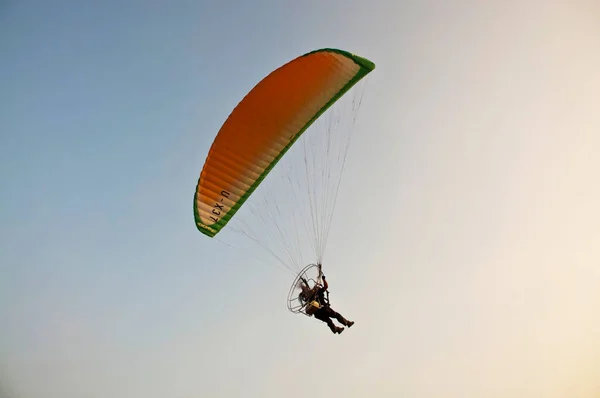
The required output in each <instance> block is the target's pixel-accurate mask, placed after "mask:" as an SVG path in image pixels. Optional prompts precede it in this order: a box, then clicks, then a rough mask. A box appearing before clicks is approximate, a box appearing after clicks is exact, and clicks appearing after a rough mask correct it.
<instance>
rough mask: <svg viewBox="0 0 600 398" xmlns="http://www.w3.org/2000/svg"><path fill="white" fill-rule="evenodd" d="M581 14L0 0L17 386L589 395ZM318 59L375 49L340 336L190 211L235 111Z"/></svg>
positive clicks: (8, 370)
mask: <svg viewBox="0 0 600 398" xmlns="http://www.w3.org/2000/svg"><path fill="white" fill-rule="evenodd" d="M598 12H599V10H598V7H597V6H595V5H593V4H592V3H585V2H583V1H582V2H569V3H566V2H564V3H561V2H559V1H555V2H554V1H550V2H548V1H545V2H537V1H533V2H529V3H527V4H525V3H521V2H516V1H515V2H506V1H504V2H495V3H494V2H492V3H489V4H486V5H482V4H481V3H479V2H468V1H459V2H455V3H453V4H450V3H448V2H443V1H437V2H436V1H425V2H422V1H419V2H417V1H415V2H410V1H407V2H365V1H362V2H359V1H353V0H345V1H329V2H323V1H321V2H316V1H303V2H281V1H252V2H249V1H248V2H224V1H220V2H217V1H214V2H202V1H169V2H166V1H164V2H161V1H125V2H123V1H104V2H76V1H66V0H64V1H60V0H57V1H54V2H47V1H20V2H17V1H12V0H8V1H3V2H0V53H1V54H2V62H1V63H0V87H2V88H1V89H0V134H1V135H0V177H1V178H2V181H3V189H2V199H1V202H0V249H1V250H0V275H1V277H0V319H1V320H2V323H1V325H2V326H1V327H0V381H2V383H3V384H4V385H6V386H8V387H5V389H6V390H8V391H9V393H10V394H12V395H9V396H10V397H13V396H14V397H19V398H28V397H41V396H43V397H45V398H54V397H57V398H58V397H60V398H71V397H73V398H80V397H107V396H110V397H115V398H118V397H128V398H137V397H140V398H141V397H144V398H151V397H163V396H167V395H168V396H170V397H173V398H179V397H197V396H202V397H211V396H213V397H214V396H219V397H240V396H244V397H282V396H286V397H297V396H298V397H299V396H305V395H306V391H307V389H312V392H311V396H317V397H321V396H336V395H344V396H348V397H354V396H356V397H362V396H377V397H398V396H410V397H430V396H440V395H441V394H442V393H443V394H444V396H447V397H461V398H464V397H495V396H498V397H500V396H502V397H505V396H507V395H510V396H513V397H525V396H544V397H564V396H565V393H566V391H569V396H572V397H591V396H594V395H593V394H597V393H598V391H600V385H599V384H598V380H600V377H598V369H600V364H599V363H598V361H597V358H598V357H600V355H592V354H593V353H596V354H598V353H600V346H599V345H598V341H600V318H599V315H598V311H597V303H599V302H600V295H599V293H598V289H597V285H598V282H600V272H599V271H598V259H600V252H599V251H598V248H599V247H600V244H599V242H600V240H599V239H600V230H599V228H598V225H600V212H599V211H598V208H597V203H600V190H599V189H598V186H597V184H596V183H595V181H596V180H597V171H598V170H600V162H599V161H598V160H597V156H596V154H597V148H598V147H599V144H600V141H599V139H598V134H597V131H598V130H599V129H600V118H599V116H598V113H597V111H596V110H597V104H598V103H600V97H599V95H598V93H599V92H600V79H599V78H598V74H597V71H598V70H600V58H599V56H598V54H599V52H598V44H597V37H598V35H599V34H600V32H599V31H598V26H597V23H596V21H597V16H598ZM321 47H337V48H342V49H346V50H348V51H351V52H354V53H357V54H360V55H363V56H365V57H367V58H369V59H372V60H373V61H374V62H375V63H376V64H377V69H376V70H375V72H373V74H372V76H371V77H370V80H369V85H368V89H367V97H366V98H365V102H364V105H363V107H362V110H361V115H360V120H359V122H358V124H357V132H356V136H355V140H354V141H353V146H352V147H351V150H350V152H349V158H348V165H347V168H346V176H351V178H346V179H345V180H344V183H343V184H344V185H343V186H342V190H341V193H340V197H341V199H340V203H339V205H338V208H337V210H336V212H337V213H336V218H335V223H334V226H333V229H332V232H331V242H330V246H329V247H328V254H327V257H328V261H331V267H330V268H329V270H330V271H328V276H330V280H331V285H332V290H333V291H334V294H335V296H332V300H334V302H335V305H336V307H339V309H340V311H341V312H342V313H344V314H347V315H348V317H349V318H351V319H355V320H356V321H357V325H356V326H355V327H354V328H352V329H351V330H348V331H347V332H344V334H343V335H341V336H333V335H331V333H329V331H328V330H327V329H326V328H325V327H324V326H323V325H321V324H319V323H318V322H317V321H314V320H310V319H305V318H299V317H298V316H294V315H292V314H289V313H287V312H286V309H285V303H284V299H285V294H286V293H287V289H288V285H289V282H290V281H289V275H288V274H285V273H282V272H277V271H276V272H273V271H272V270H270V269H268V268H260V267H253V266H252V267H251V266H248V265H247V264H246V261H245V258H244V257H243V256H241V255H239V254H235V253H223V250H224V249H223V247H222V246H218V245H215V243H214V242H213V241H211V240H209V239H207V238H206V237H204V236H203V235H201V234H200V233H199V232H198V231H197V230H196V227H195V225H194V221H193V220H194V219H193V213H192V198H193V192H194V187H195V184H196V181H197V178H198V175H199V172H200V170H201V167H202V164H203V161H204V158H205V156H206V153H207V151H208V148H209V146H210V144H211V143H212V139H213V138H214V136H215V134H216V132H217V131H218V128H219V127H220V125H221V124H222V123H223V121H224V119H225V117H226V116H227V114H228V113H229V112H230V111H231V109H232V108H233V106H235V104H237V102H238V101H239V100H240V99H241V97H242V96H243V95H244V94H245V93H246V92H247V91H248V90H249V89H250V88H251V87H252V86H253V85H254V84H255V83H256V82H257V81H258V80H260V79H261V78H262V77H263V76H264V75H265V74H266V73H268V72H269V71H270V70H272V69H274V68H276V67H278V66H279V65H281V64H283V63H285V62H287V61H288V60H290V59H292V58H294V57H296V56H298V55H300V54H303V53H305V52H307V51H310V50H313V49H316V48H321ZM594 148H596V149H594ZM365 214H367V216H365ZM332 294H333V293H332ZM594 303H595V304H594ZM315 367H316V368H317V369H323V370H322V373H320V372H318V371H317V370H313V369H314V368H315ZM2 398H4V397H2Z"/></svg>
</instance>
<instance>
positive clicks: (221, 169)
mask: <svg viewBox="0 0 600 398" xmlns="http://www.w3.org/2000/svg"><path fill="white" fill-rule="evenodd" d="M374 68H375V65H374V64H373V63H372V62H371V61H369V60H367V59H365V58H362V57H359V56H357V55H354V54H351V53H349V52H346V51H342V50H337V49H321V50H316V51H313V52H310V53H307V54H304V55H302V56H300V57H298V58H296V59H294V60H292V61H290V62H288V63H287V64H285V65H283V66H281V67H280V68H278V69H276V70H275V71H273V72H271V73H270V74H269V75H268V76H267V77H265V78H264V79H263V80H262V81H261V82H259V83H258V84H257V85H256V86H255V87H254V88H253V89H252V90H251V91H250V92H249V93H248V94H247V95H246V96H245V97H244V99H243V100H242V101H241V102H240V103H239V104H238V105H237V106H236V107H235V109H234V110H233V112H232V113H231V114H230V115H229V117H228V118H227V120H226V121H225V123H224V124H223V126H222V127H221V129H220V131H219V133H218V134H217V137H216V138H215V140H214V142H213V144H212V146H211V149H210V151H209V153H208V156H207V158H206V162H205V164H204V167H203V169H202V173H201V174H200V179H199V181H198V184H197V187H196V194H195V195H194V216H195V220H196V226H197V227H198V229H199V230H200V232H202V233H204V234H206V235H208V236H210V237H213V236H215V235H216V234H217V233H219V231H220V230H221V229H222V228H223V227H224V226H225V225H226V224H227V223H228V222H229V220H230V219H231V218H232V217H233V215H234V214H235V213H236V212H237V211H238V210H239V208H240V207H241V206H242V205H243V204H244V202H245V201H246V200H247V199H248V197H249V196H250V195H251V194H252V193H253V192H254V190H255V189H256V188H257V187H258V186H259V185H260V184H261V182H262V181H263V179H264V178H265V177H266V176H267V174H268V173H269V172H270V171H271V169H273V167H274V166H275V165H276V164H277V162H278V161H279V160H280V159H281V158H282V157H283V156H284V154H285V153H286V152H287V151H288V150H289V149H290V147H291V146H292V145H293V144H294V142H295V141H296V140H297V139H298V138H299V137H300V136H301V135H302V134H303V133H304V131H305V130H306V129H307V128H308V127H309V126H310V125H311V124H313V122H314V121H315V120H316V119H318V118H319V116H321V114H322V113H323V112H325V111H326V110H327V109H328V108H329V107H331V105H333V104H334V103H335V102H336V101H337V100H338V99H339V98H340V97H341V96H343V95H344V94H345V93H346V92H347V91H348V90H349V89H350V88H351V87H352V86H354V85H355V84H356V83H357V82H358V81H359V80H361V79H362V78H363V77H364V76H366V75H367V74H368V73H369V72H371V71H372V70H373V69H374Z"/></svg>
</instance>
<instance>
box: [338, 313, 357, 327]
mask: <svg viewBox="0 0 600 398" xmlns="http://www.w3.org/2000/svg"><path fill="white" fill-rule="evenodd" d="M335 318H336V319H337V321H338V322H339V323H341V324H342V325H344V326H348V327H351V326H352V325H354V322H353V321H349V320H347V319H346V318H344V317H343V316H342V315H341V314H340V313H337V316H336V317H335Z"/></svg>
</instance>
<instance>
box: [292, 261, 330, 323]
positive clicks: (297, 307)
mask: <svg viewBox="0 0 600 398" xmlns="http://www.w3.org/2000/svg"><path fill="white" fill-rule="evenodd" d="M313 269H315V270H316V273H315V275H314V276H312V275H311V272H310V271H311V270H313ZM320 275H321V271H320V266H319V265H318V264H308V265H307V266H306V267H304V268H303V269H302V270H301V271H300V272H298V274H297V275H296V278H294V282H293V283H292V285H291V286H290V291H289V293H288V297H287V308H288V310H290V312H292V313H294V314H300V313H301V314H304V315H306V316H310V315H309V314H307V313H306V305H307V304H308V303H303V302H302V301H301V300H300V298H299V297H298V293H296V291H297V290H298V283H299V282H300V280H301V279H303V280H304V281H306V282H307V283H308V285H309V287H310V288H313V287H315V286H320V287H323V285H322V284H321V283H320V282H319V279H320V278H319V276H320Z"/></svg>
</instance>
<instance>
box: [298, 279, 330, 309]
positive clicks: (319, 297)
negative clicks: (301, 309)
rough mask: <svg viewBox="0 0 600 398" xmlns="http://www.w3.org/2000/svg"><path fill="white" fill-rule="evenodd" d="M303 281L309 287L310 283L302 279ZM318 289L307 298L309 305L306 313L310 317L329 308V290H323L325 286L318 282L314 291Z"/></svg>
mask: <svg viewBox="0 0 600 398" xmlns="http://www.w3.org/2000/svg"><path fill="white" fill-rule="evenodd" d="M302 281H303V282H304V283H306V285H307V286H308V282H307V281H306V280H305V279H304V278H302ZM316 287H317V288H318V290H317V291H315V292H313V294H312V295H311V296H310V297H306V302H307V304H306V308H305V312H306V314H307V315H309V316H310V315H313V314H314V313H315V312H317V311H318V310H320V309H321V308H323V307H329V290H323V286H322V285H321V284H320V283H318V282H317V283H316V284H315V286H314V287H313V289H314V288H316Z"/></svg>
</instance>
